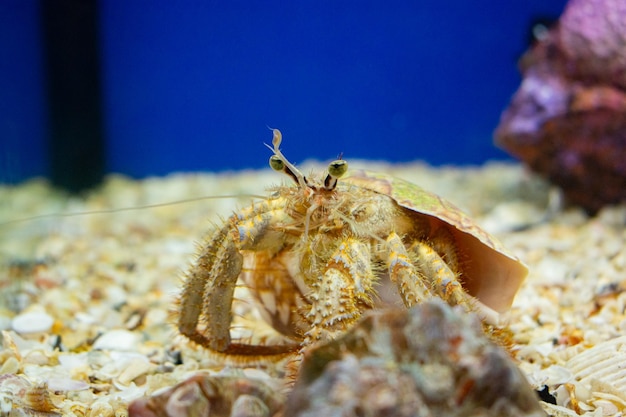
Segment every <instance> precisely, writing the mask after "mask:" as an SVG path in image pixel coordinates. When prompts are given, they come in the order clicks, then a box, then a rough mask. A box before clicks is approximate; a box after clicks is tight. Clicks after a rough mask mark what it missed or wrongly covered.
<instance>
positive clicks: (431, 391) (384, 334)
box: [284, 300, 545, 417]
mask: <svg viewBox="0 0 626 417" xmlns="http://www.w3.org/2000/svg"><path fill="white" fill-rule="evenodd" d="M284 415H285V416H294V417H314V416H320V417H321V416H325V417H331V416H337V417H339V416H346V415H358V416H368V417H375V416H393V417H404V416H407V417H409V416H443V415H445V416H458V417H460V416H463V417H467V416H481V417H485V416H494V417H495V416H526V417H530V416H537V417H539V416H545V413H544V412H543V411H542V409H541V407H540V405H539V401H538V399H537V396H536V394H535V392H534V391H533V390H532V389H531V388H530V386H529V384H528V382H527V381H526V379H525V377H524V375H523V374H522V373H521V372H520V371H519V370H518V369H517V367H516V366H515V365H514V364H513V362H512V360H511V359H510V357H509V355H508V353H507V352H506V351H504V350H503V349H502V348H500V347H499V346H496V345H494V344H493V343H491V342H490V341H489V340H488V339H487V337H486V336H485V335H484V333H483V331H482V329H481V324H480V321H479V320H478V318H477V317H474V316H473V315H471V316H470V315H467V314H464V313H462V312H461V311H460V310H458V309H452V308H451V307H449V306H448V305H447V304H445V303H444V302H442V301H440V300H433V301H428V302H426V303H423V304H421V305H418V306H416V307H413V308H412V309H410V310H408V311H407V310H387V311H376V312H372V313H371V314H370V315H369V316H367V317H366V318H365V319H364V320H363V321H361V322H360V324H359V325H357V326H356V327H355V328H354V329H352V330H351V331H349V332H348V333H346V334H345V335H344V336H343V337H341V338H339V339H337V340H335V341H333V342H330V343H328V344H325V345H321V346H318V347H315V348H312V349H311V350H309V351H307V352H306V353H305V357H304V360H303V362H302V368H301V372H300V375H299V376H298V380H297V381H296V384H295V387H294V389H293V391H292V392H291V394H290V396H289V397H288V400H287V405H286V409H285V414H284Z"/></svg>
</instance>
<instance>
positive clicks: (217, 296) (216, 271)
mask: <svg viewBox="0 0 626 417" xmlns="http://www.w3.org/2000/svg"><path fill="white" fill-rule="evenodd" d="M282 216H285V213H284V211H283V210H282V207H281V206H280V204H279V203H277V202H275V201H273V200H269V201H265V202H261V203H258V204H256V205H254V206H252V207H250V208H248V209H246V210H243V211H242V212H240V213H239V214H235V215H233V216H231V217H230V218H229V219H228V221H227V223H226V225H224V226H223V227H222V228H221V229H219V230H217V231H216V232H215V233H214V234H213V236H211V238H210V239H209V240H208V242H207V243H206V244H205V245H204V246H203V248H202V251H201V253H200V254H199V256H198V258H197V260H196V262H195V264H194V265H193V266H192V268H191V269H190V270H189V271H188V272H187V279H186V281H185V285H184V288H183V291H182V293H181V296H180V299H179V317H178V328H179V330H180V332H181V333H182V334H183V335H185V336H186V337H188V338H189V339H190V340H192V341H194V342H196V343H198V344H200V345H202V346H203V347H205V348H207V349H210V350H213V351H215V352H220V353H224V354H232V355H244V356H245V355H257V356H266V355H268V356H271V355H281V354H285V353H288V352H291V351H293V350H294V347H293V346H287V345H284V346H283V345H273V346H258V345H247V344H241V343H232V342H231V338H230V327H231V322H232V313H231V308H232V301H233V295H234V291H235V286H236V283H237V279H238V277H239V275H240V273H241V269H242V263H243V255H242V254H241V250H242V249H254V248H255V247H256V246H263V245H264V244H265V245H270V244H276V239H277V235H279V234H280V233H277V232H276V231H271V230H269V229H270V228H269V225H270V223H275V222H276V220H277V219H280V218H281V217H282ZM268 240H269V242H268ZM200 321H202V324H203V325H204V329H203V330H202V331H200V330H199V329H198V324H199V323H200Z"/></svg>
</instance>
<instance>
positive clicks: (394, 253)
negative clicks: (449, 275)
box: [387, 232, 433, 307]
mask: <svg viewBox="0 0 626 417" xmlns="http://www.w3.org/2000/svg"><path fill="white" fill-rule="evenodd" d="M387 245H388V250H389V254H388V258H387V259H388V260H387V264H388V267H389V278H390V279H391V281H393V282H395V283H396V285H397V286H398V291H399V292H400V295H401V296H402V300H403V301H404V304H405V306H406V307H412V306H414V305H415V304H418V303H420V302H422V301H425V300H428V299H430V298H432V297H433V295H432V293H431V291H430V290H429V288H430V287H431V286H430V285H429V280H428V277H426V276H425V275H424V274H423V273H422V272H421V271H420V270H419V269H418V268H417V267H416V266H415V263H414V262H413V260H412V259H411V256H410V254H409V252H408V251H407V249H406V247H405V246H404V242H403V241H402V239H400V236H398V235H397V234H396V233H395V232H391V234H390V235H389V236H388V237H387Z"/></svg>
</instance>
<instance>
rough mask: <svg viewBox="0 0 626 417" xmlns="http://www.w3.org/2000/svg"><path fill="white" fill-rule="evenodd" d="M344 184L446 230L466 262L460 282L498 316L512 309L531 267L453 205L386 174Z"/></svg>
mask: <svg viewBox="0 0 626 417" xmlns="http://www.w3.org/2000/svg"><path fill="white" fill-rule="evenodd" d="M342 181H345V182H347V183H348V184H352V185H355V186H359V187H362V188H365V189H368V190H371V191H374V192H377V193H380V194H384V195H387V196H389V197H391V198H392V199H393V200H394V201H395V202H396V203H397V204H398V205H399V206H400V207H404V208H405V209H407V210H411V211H414V212H416V213H419V214H422V215H424V216H426V217H427V218H428V220H429V224H430V226H431V228H432V229H433V230H434V229H436V228H437V227H446V228H447V229H448V230H450V232H451V233H452V235H453V236H454V238H455V241H456V243H457V250H458V251H459V254H460V257H461V258H462V259H463V260H464V262H462V266H461V269H462V270H461V277H460V279H461V282H462V283H463V287H464V288H465V290H466V291H467V292H468V293H469V294H471V295H472V296H474V297H475V298H476V299H478V300H479V301H480V302H481V303H482V304H484V305H485V306H487V307H489V308H490V309H492V310H495V311H496V312H498V313H502V312H504V311H506V310H508V308H509V307H511V304H512V303H513V298H514V297H515V294H516V293H517V290H518V289H519V287H520V285H521V283H522V281H523V280H524V278H525V277H526V275H527V273H528V268H526V266H525V265H524V264H523V263H522V262H521V261H520V260H519V259H517V258H516V257H515V256H514V255H512V254H511V253H509V252H508V251H507V250H506V249H504V247H503V246H502V244H501V243H500V242H499V241H498V240H497V239H496V238H495V237H493V236H491V235H490V234H489V233H487V232H485V231H484V230H483V229H481V228H480V227H479V226H478V225H476V223H475V222H474V221H473V220H472V219H470V218H469V217H468V216H467V215H466V214H465V213H463V212H462V211H461V210H460V209H458V208H457V207H456V206H454V205H453V204H452V203H450V202H448V201H446V200H444V199H443V198H441V197H439V196H437V195H435V194H433V193H430V192H428V191H425V190H423V189H422V188H420V187H418V186H417V185H415V184H412V183H410V182H408V181H404V180H401V179H399V178H393V177H390V176H388V175H385V174H378V173H371V172H366V171H353V172H352V173H351V174H350V175H349V176H348V177H347V178H345V179H342Z"/></svg>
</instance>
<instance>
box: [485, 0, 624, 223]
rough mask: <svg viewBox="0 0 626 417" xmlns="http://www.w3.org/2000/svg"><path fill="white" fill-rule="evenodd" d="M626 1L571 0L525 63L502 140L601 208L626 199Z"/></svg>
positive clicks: (576, 196) (587, 204)
mask: <svg viewBox="0 0 626 417" xmlns="http://www.w3.org/2000/svg"><path fill="white" fill-rule="evenodd" d="M624 45H626V7H625V5H624V2H623V1H622V0H571V1H570V2H569V3H568V5H567V7H566V9H565V11H564V13H563V15H562V16H561V18H560V20H559V23H558V25H557V26H556V27H555V28H553V29H551V30H550V32H549V33H548V35H547V36H546V37H545V38H542V39H541V40H539V41H538V42H537V43H536V44H535V46H534V47H533V48H532V49H531V50H530V51H529V52H527V53H526V54H525V56H524V57H523V58H522V60H521V62H520V66H521V71H522V74H523V81H522V84H521V86H520V87H519V89H518V91H517V92H516V93H515V95H514V97H513V99H512V101H511V103H510V105H509V107H508V109H507V110H506V111H505V112H504V113H503V114H502V118H501V120H500V125H499V126H498V128H497V129H496V132H495V141H496V143H497V144H498V145H499V146H501V147H502V148H504V149H505V150H507V151H508V152H510V153H511V154H512V155H514V156H516V157H518V158H520V159H522V160H523V161H524V162H525V163H526V164H527V165H528V166H529V167H530V168H531V169H533V170H534V171H536V172H538V173H539V174H541V175H543V176H544V177H546V178H547V179H549V180H550V181H551V182H553V183H554V184H556V185H558V186H559V187H561V188H562V189H563V191H564V194H565V197H566V198H567V200H568V201H569V202H571V203H574V204H576V205H580V206H582V207H583V208H584V209H585V210H586V211H587V212H589V213H595V212H597V211H598V210H599V209H600V208H602V207H603V206H605V205H609V204H616V203H619V202H621V201H624V200H626V163H624V160H625V158H626V54H624Z"/></svg>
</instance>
